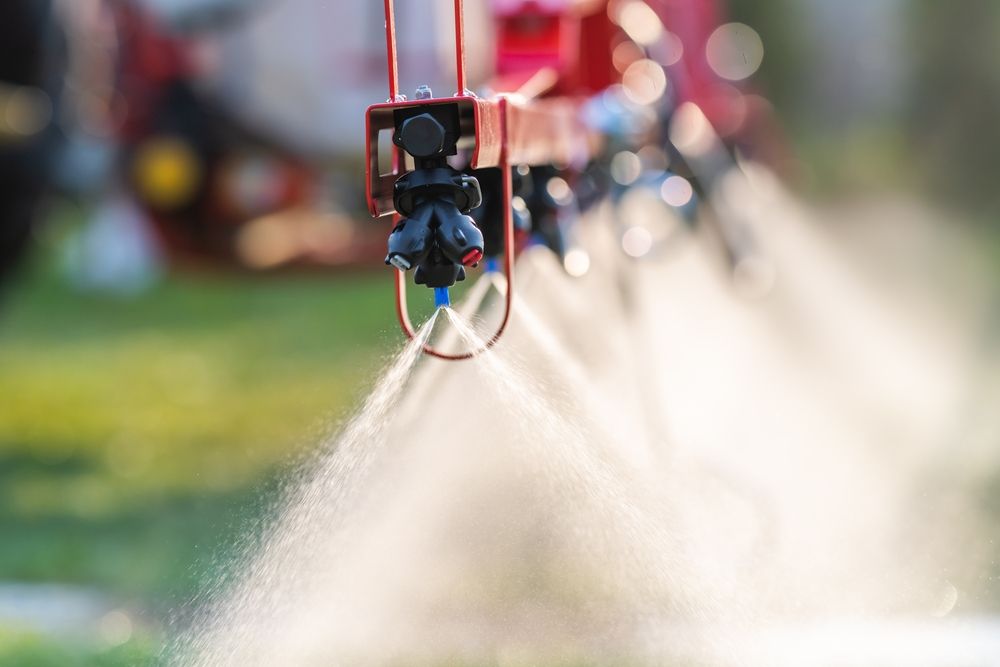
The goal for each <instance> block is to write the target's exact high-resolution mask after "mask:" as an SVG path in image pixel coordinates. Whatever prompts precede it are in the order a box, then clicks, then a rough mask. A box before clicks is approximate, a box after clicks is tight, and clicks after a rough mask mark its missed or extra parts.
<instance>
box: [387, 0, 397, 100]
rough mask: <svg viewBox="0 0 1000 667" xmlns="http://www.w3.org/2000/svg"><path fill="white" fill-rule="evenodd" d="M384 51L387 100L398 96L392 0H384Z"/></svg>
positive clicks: (394, 17)
mask: <svg viewBox="0 0 1000 667" xmlns="http://www.w3.org/2000/svg"><path fill="white" fill-rule="evenodd" d="M385 51H386V58H387V60H388V63H389V101H390V102H395V101H396V98H397V97H398V96H399V63H398V62H397V60H396V9H395V7H394V3H393V0H385Z"/></svg>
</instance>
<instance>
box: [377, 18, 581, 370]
mask: <svg viewBox="0 0 1000 667" xmlns="http://www.w3.org/2000/svg"><path fill="white" fill-rule="evenodd" d="M454 2H455V70H456V73H455V84H456V85H455V88H456V94H455V95H453V96H451V97H435V98H430V99H421V100H411V101H408V100H406V98H405V97H403V96H401V95H400V93H399V72H398V65H397V56H396V26H395V11H394V3H393V0H384V3H385V40H386V55H387V59H388V74H389V100H388V102H385V103H382V104H373V105H372V106H370V107H368V110H367V112H366V115H365V130H366V133H367V141H366V143H365V172H366V174H365V195H366V198H367V200H368V209H369V212H370V213H371V214H372V216H374V217H376V218H377V217H381V216H385V215H390V214H392V215H394V216H395V218H396V220H397V221H398V214H396V211H395V208H394V204H393V185H394V184H395V182H396V180H397V179H398V178H399V177H400V176H402V175H403V174H404V173H405V172H406V157H405V155H404V154H403V152H402V151H401V150H400V149H398V148H397V147H395V146H393V148H392V156H393V159H392V164H391V165H383V164H380V162H379V151H378V140H379V134H380V133H381V132H383V131H386V130H392V129H393V128H394V120H393V111H394V110H397V109H405V108H412V107H420V106H431V105H442V104H449V105H455V106H457V107H458V110H459V123H460V129H461V138H460V139H459V142H458V147H459V149H464V150H470V151H471V158H470V162H469V166H470V167H471V168H473V169H480V168H485V167H496V168H499V169H500V170H501V172H502V174H503V178H502V187H503V192H502V198H503V221H502V224H503V237H504V260H503V266H504V274H505V276H506V279H507V290H506V293H505V295H504V299H505V301H504V312H503V319H502V320H501V323H500V325H499V326H498V328H497V330H496V332H495V333H494V334H493V335H492V336H491V337H489V338H488V339H487V340H486V342H485V345H483V346H482V347H481V348H480V349H476V350H471V351H469V352H464V353H459V354H449V353H445V352H441V351H440V350H437V349H435V348H434V347H433V346H431V345H429V344H427V345H424V352H426V353H427V354H430V355H432V356H435V357H438V358H441V359H452V360H458V359H469V358H471V357H474V356H476V355H478V354H480V353H482V352H484V351H485V350H487V349H488V348H490V347H492V346H493V345H494V344H495V343H496V342H497V341H498V340H499V339H500V336H501V335H503V332H504V330H505V329H506V327H507V324H508V322H509V320H510V314H511V310H512V303H513V298H514V297H513V293H514V290H513V286H514V256H515V252H516V250H515V241H516V239H515V237H514V218H513V210H512V207H511V200H512V198H513V185H512V182H511V166H512V165H522V164H526V165H542V164H570V163H572V162H573V161H574V158H575V157H579V153H580V151H581V149H582V150H586V146H587V144H588V142H587V135H586V132H585V130H584V129H583V126H582V124H581V123H580V122H579V121H578V119H577V106H576V105H575V104H574V103H573V102H572V101H570V100H567V99H565V98H553V99H545V100H536V101H531V100H529V99H527V98H526V97H525V96H524V95H523V94H514V95H512V96H498V97H494V98H490V99H480V98H477V97H476V96H474V95H473V94H472V93H470V92H468V90H467V84H466V77H465V31H464V27H463V3H462V0H454ZM525 92H527V91H525ZM396 313H397V315H398V317H399V322H400V325H401V326H402V328H403V331H404V332H405V333H406V335H407V336H409V337H410V338H413V337H414V336H415V335H416V332H415V329H414V327H413V324H412V322H411V321H410V317H409V313H408V312H407V307H406V275H405V273H403V272H401V271H398V270H396Z"/></svg>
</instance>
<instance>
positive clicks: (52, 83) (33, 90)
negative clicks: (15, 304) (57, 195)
mask: <svg viewBox="0 0 1000 667" xmlns="http://www.w3.org/2000/svg"><path fill="white" fill-rule="evenodd" d="M53 12H54V9H53V4H52V2H49V1H46V0H5V2H3V3H0V284H2V283H3V282H4V279H5V278H7V277H8V276H9V274H10V273H11V272H12V270H13V269H14V267H15V265H16V264H17V262H18V260H19V259H20V257H21V255H22V254H23V253H24V251H25V249H26V248H27V245H28V242H29V240H30V238H31V227H32V224H33V222H34V220H35V219H36V217H37V216H38V214H39V208H40V206H41V204H42V200H43V197H44V195H45V194H46V192H47V191H48V189H49V186H50V184H51V182H52V178H53V174H54V171H55V168H56V159H57V156H58V152H59V148H60V146H61V136H60V133H59V130H58V128H57V126H56V123H55V122H54V120H55V117H56V114H57V110H58V107H59V104H60V95H61V92H62V87H63V81H64V77H65V74H66V69H67V52H66V42H65V39H64V35H63V33H62V32H61V30H60V29H59V25H58V23H57V22H56V20H55V18H54V14H53Z"/></svg>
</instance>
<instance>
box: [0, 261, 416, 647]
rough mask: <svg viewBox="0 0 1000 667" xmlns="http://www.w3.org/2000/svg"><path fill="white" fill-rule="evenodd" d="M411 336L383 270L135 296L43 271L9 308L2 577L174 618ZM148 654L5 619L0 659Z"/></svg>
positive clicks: (167, 286) (0, 370)
mask: <svg viewBox="0 0 1000 667" xmlns="http://www.w3.org/2000/svg"><path fill="white" fill-rule="evenodd" d="M400 345H401V337H400V334H399V333H398V329H397V325H396V324H395V320H394V313H393V306H392V295H391V281H390V280H388V278H387V276H386V275H385V274H384V273H383V272H379V273H373V274H362V275H355V276H343V275H338V276H330V275H275V276H268V277H260V276H256V277H255V276H248V275H241V274H200V275H190V274H189V275H182V276H176V277H172V278H170V279H169V280H167V281H166V282H165V283H163V284H161V285H159V286H158V287H156V288H155V289H154V290H152V291H151V292H149V293H147V294H144V295H142V296H141V297H140V298H137V299H132V300H123V299H118V298H110V297H100V296H93V295H83V294H79V293H77V292H75V291H73V290H72V289H71V288H69V287H67V286H66V284H65V283H64V282H63V281H61V280H60V279H58V278H57V277H56V275H55V272H54V271H53V270H51V269H50V268H46V267H44V266H40V267H36V268H35V269H34V270H32V271H29V272H28V274H27V275H26V276H25V277H24V278H23V279H22V280H21V281H20V282H19V283H18V284H16V285H15V286H14V289H13V290H12V291H11V292H10V294H8V295H7V298H6V299H5V300H4V301H3V302H0V581H4V580H8V581H9V580H15V581H44V582H65V583H72V584H80V585H85V586H93V587H96V588H98V589H101V590H104V591H107V592H108V593H110V594H111V595H113V596H116V597H118V598H120V599H123V600H128V601H130V602H133V601H134V602H136V603H137V604H138V605H139V606H140V607H141V608H143V609H147V610H151V613H152V614H153V615H154V616H156V615H160V616H161V617H162V616H163V615H165V614H166V612H167V611H168V610H170V609H172V608H173V607H175V606H176V605H178V604H180V603H181V602H183V601H185V600H187V599H188V598H189V597H190V596H191V595H192V594H193V593H194V592H195V591H197V590H198V589H199V588H201V587H202V586H204V585H205V584H206V582H209V581H211V580H212V579H214V578H215V577H216V576H217V574H218V569H217V568H218V563H220V562H225V560H226V558H227V557H228V551H227V550H228V549H229V548H231V546H232V545H233V544H236V543H237V542H238V540H239V538H240V534H241V533H242V532H244V531H245V530H247V528H248V527H249V526H251V525H252V522H253V521H255V520H256V519H257V518H258V517H259V516H260V515H261V513H262V510H263V508H265V507H266V506H267V504H268V502H270V500H271V499H272V498H273V497H274V491H275V489H276V487H277V484H276V479H278V478H279V477H281V475H282V473H283V472H286V471H287V470H288V468H289V467H290V466H292V465H295V464H296V462H297V461H299V460H301V457H302V456H303V455H304V454H305V453H306V452H308V451H310V450H312V449H313V448H315V447H316V446H317V444H318V443H320V442H322V440H323V438H324V436H325V435H327V434H328V433H329V432H330V430H331V429H332V428H333V427H334V426H335V425H336V423H337V421H338V419H340V418H343V417H344V416H345V415H346V414H347V413H348V412H349V411H350V409H351V408H352V406H353V405H355V404H356V403H357V402H358V401H359V400H360V399H361V397H362V396H363V395H364V393H365V392H366V391H367V389H368V388H369V387H370V385H371V382H372V381H373V380H374V377H375V375H376V374H377V372H378V369H379V368H380V366H381V365H382V364H383V363H384V360H385V357H386V356H387V355H389V354H391V352H392V351H394V350H395V349H398V347H399V346H400ZM2 630H3V628H0V631H2ZM67 641H68V640H67ZM147 643H148V642H147ZM144 646H145V644H143V642H131V643H130V644H129V645H126V646H124V647H119V648H115V649H109V648H101V647H100V646H90V645H88V644H86V643H80V642H77V643H73V642H70V643H68V644H66V643H61V642H58V641H55V642H53V640H51V639H45V638H42V637H38V636H36V635H31V634H25V633H20V634H18V633H14V632H13V631H10V630H8V631H7V632H6V633H5V634H0V665H6V664H17V665H25V666H31V665H49V664H51V665H60V666H63V665H87V666H90V665H119V664H137V663H141V662H142V660H139V659H138V658H137V657H136V656H138V655H140V654H144V655H147V657H148V655H149V650H148V648H144ZM144 652H145V653H144ZM67 656H69V657H67Z"/></svg>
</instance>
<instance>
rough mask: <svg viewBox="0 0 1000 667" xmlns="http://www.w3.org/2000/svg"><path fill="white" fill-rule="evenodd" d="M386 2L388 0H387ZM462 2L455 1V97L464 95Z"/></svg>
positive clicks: (463, 15) (465, 86) (465, 87)
mask: <svg viewBox="0 0 1000 667" xmlns="http://www.w3.org/2000/svg"><path fill="white" fill-rule="evenodd" d="M387 1H388V0H387ZM462 4H463V0H455V86H456V88H457V89H458V90H457V92H456V93H455V94H456V95H465V91H466V89H467V88H468V86H467V85H466V81H465V18H464V17H465V12H464V10H463V7H462Z"/></svg>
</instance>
